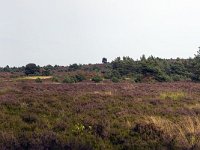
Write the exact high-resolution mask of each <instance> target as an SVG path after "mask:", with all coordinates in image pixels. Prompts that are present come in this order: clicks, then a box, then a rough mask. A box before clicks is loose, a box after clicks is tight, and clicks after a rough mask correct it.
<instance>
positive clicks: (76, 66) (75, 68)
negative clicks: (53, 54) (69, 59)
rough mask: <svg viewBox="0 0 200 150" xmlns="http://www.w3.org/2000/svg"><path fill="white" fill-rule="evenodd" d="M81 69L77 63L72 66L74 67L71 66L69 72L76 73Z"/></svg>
mask: <svg viewBox="0 0 200 150" xmlns="http://www.w3.org/2000/svg"><path fill="white" fill-rule="evenodd" d="M80 68H81V65H78V64H76V63H75V64H72V65H70V66H69V71H76V70H78V69H80Z"/></svg>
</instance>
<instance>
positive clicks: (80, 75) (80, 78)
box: [74, 74, 86, 82]
mask: <svg viewBox="0 0 200 150" xmlns="http://www.w3.org/2000/svg"><path fill="white" fill-rule="evenodd" d="M74 78H75V80H76V81H77V82H82V81H84V80H86V78H85V76H84V75H82V74H77V75H75V77H74Z"/></svg>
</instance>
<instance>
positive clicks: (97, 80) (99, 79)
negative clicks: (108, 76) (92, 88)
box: [92, 76, 103, 83]
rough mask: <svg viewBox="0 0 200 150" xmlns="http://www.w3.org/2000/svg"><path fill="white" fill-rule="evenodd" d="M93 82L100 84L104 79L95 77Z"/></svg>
mask: <svg viewBox="0 0 200 150" xmlns="http://www.w3.org/2000/svg"><path fill="white" fill-rule="evenodd" d="M92 81H94V82H96V83H99V82H101V81H103V79H102V77H100V76H95V77H93V78H92Z"/></svg>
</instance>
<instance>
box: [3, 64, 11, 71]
mask: <svg viewBox="0 0 200 150" xmlns="http://www.w3.org/2000/svg"><path fill="white" fill-rule="evenodd" d="M3 70H4V72H10V71H11V69H10V67H9V66H8V65H7V66H6V67H4V68H3Z"/></svg>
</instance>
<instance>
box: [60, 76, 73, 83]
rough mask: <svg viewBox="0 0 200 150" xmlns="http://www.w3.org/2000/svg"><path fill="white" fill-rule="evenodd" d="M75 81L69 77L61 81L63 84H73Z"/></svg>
mask: <svg viewBox="0 0 200 150" xmlns="http://www.w3.org/2000/svg"><path fill="white" fill-rule="evenodd" d="M75 82H76V81H75V79H74V78H72V77H70V76H66V77H65V78H64V80H63V83H75Z"/></svg>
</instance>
